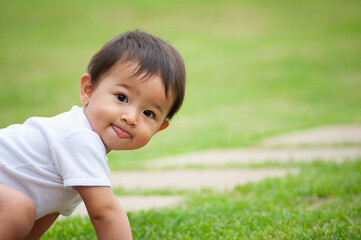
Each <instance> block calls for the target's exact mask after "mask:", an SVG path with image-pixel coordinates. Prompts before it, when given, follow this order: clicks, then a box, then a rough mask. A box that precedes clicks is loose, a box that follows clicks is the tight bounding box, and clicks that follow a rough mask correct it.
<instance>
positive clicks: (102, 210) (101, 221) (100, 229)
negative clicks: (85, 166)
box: [75, 186, 132, 240]
mask: <svg viewBox="0 0 361 240" xmlns="http://www.w3.org/2000/svg"><path fill="white" fill-rule="evenodd" d="M75 189H76V190H77V191H78V192H79V194H80V196H81V197H82V199H83V201H84V203H85V206H86V208H87V211H88V214H89V217H90V219H91V221H92V223H93V225H94V228H95V231H96V233H97V236H98V239H101V240H104V239H122V240H123V239H132V232H131V229H130V225H129V220H128V217H127V215H126V213H125V211H124V209H123V208H122V207H121V206H120V204H119V202H118V200H117V199H116V197H115V196H114V194H113V192H112V190H111V188H110V187H95V186H76V187H75Z"/></svg>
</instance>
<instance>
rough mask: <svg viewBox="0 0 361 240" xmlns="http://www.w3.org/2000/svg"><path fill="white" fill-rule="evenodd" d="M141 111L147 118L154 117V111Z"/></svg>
mask: <svg viewBox="0 0 361 240" xmlns="http://www.w3.org/2000/svg"><path fill="white" fill-rule="evenodd" d="M143 113H144V115H145V116H147V117H149V118H154V113H153V112H152V111H150V110H145V111H144V112H143Z"/></svg>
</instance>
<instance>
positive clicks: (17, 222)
mask: <svg viewBox="0 0 361 240" xmlns="http://www.w3.org/2000/svg"><path fill="white" fill-rule="evenodd" d="M35 217H36V209H35V205H34V203H33V201H32V200H31V199H30V198H29V197H28V196H27V195H25V194H24V193H22V192H20V191H18V190H16V189H14V188H12V187H9V186H7V185H4V184H1V183H0V236H1V239H24V238H25V237H26V236H27V235H28V234H29V233H30V231H31V229H32V228H33V225H34V222H35Z"/></svg>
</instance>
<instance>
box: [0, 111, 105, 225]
mask: <svg viewBox="0 0 361 240" xmlns="http://www.w3.org/2000/svg"><path fill="white" fill-rule="evenodd" d="M107 161H108V159H107V157H106V150H105V146H104V144H103V142H102V141H101V139H100V137H99V135H98V134H97V133H96V132H94V131H93V130H92V128H91V126H90V124H89V121H88V119H87V118H86V116H85V114H84V112H83V109H82V108H80V107H77V106H74V107H73V108H72V109H71V110H70V111H69V112H65V113H62V114H59V115H57V116H55V117H51V118H40V117H32V118H29V119H28V120H26V121H25V122H24V124H14V125H10V126H9V127H7V128H4V129H0V182H1V183H4V184H6V185H8V186H11V187H13V188H15V189H18V190H19V191H21V192H23V193H25V194H26V195H28V196H29V197H30V198H31V199H32V200H33V201H34V203H35V206H36V219H39V218H41V217H43V216H45V215H47V214H50V213H54V212H59V213H60V214H62V215H64V216H69V215H70V214H71V213H72V212H73V211H74V209H75V208H76V206H77V205H78V204H79V203H80V202H81V198H80V195H79V194H78V192H77V191H75V190H74V189H73V188H72V187H73V186H111V183H110V171H109V168H108V165H107Z"/></svg>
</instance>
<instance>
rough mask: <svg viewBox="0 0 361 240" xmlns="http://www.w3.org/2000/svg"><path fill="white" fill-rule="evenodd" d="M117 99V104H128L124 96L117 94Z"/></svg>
mask: <svg viewBox="0 0 361 240" xmlns="http://www.w3.org/2000/svg"><path fill="white" fill-rule="evenodd" d="M117 99H118V100H119V102H123V103H127V102H128V98H127V96H125V95H124V94H117Z"/></svg>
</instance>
